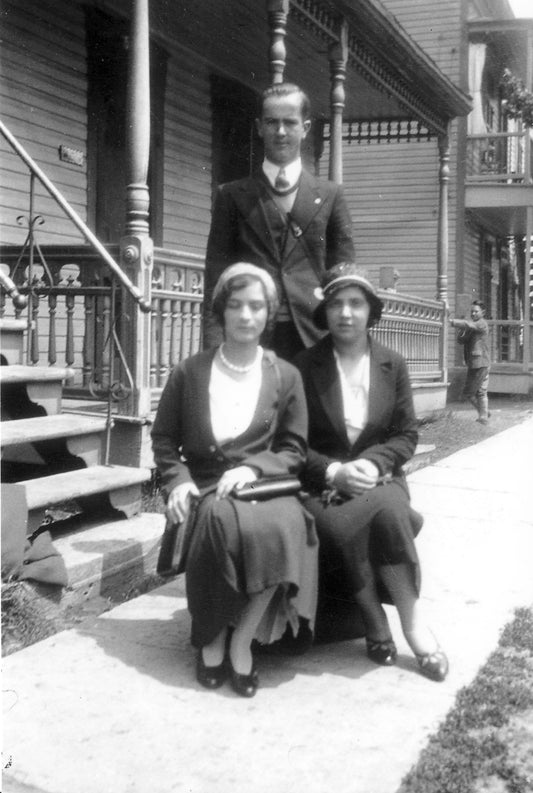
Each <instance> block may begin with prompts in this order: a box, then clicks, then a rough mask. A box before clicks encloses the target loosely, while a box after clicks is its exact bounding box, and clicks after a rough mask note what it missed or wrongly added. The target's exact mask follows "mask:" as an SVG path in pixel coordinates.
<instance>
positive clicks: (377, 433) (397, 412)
mask: <svg viewBox="0 0 533 793" xmlns="http://www.w3.org/2000/svg"><path fill="white" fill-rule="evenodd" d="M295 365H296V366H297V367H298V369H299V370H300V372H301V374H302V379H303V382H304V389H305V393H306V397H307V405H308V410H309V436H308V442H309V452H308V459H307V465H306V468H305V474H304V482H305V485H306V486H307V487H308V488H309V489H311V490H312V491H315V492H316V491H320V490H322V489H323V488H324V487H325V485H326V478H325V475H326V469H327V467H328V465H329V464H330V463H332V462H334V461H336V460H338V461H339V462H348V461H349V460H356V459H358V458H360V457H364V458H366V459H367V460H371V461H372V462H373V463H375V465H376V466H377V467H378V468H379V471H380V474H381V475H384V474H387V473H391V474H392V475H394V476H399V477H401V478H403V472H402V465H403V464H404V463H405V462H407V460H409V459H410V458H411V457H412V456H413V454H414V451H415V448H416V443H417V440H418V430H417V422H416V417H415V412H414V407H413V397H412V392H411V385H410V382H409V374H408V371H407V366H406V363H405V360H404V359H403V358H402V356H401V355H399V354H398V353H396V352H394V351H393V350H391V349H389V348H388V347H384V346H383V345H382V344H379V342H377V341H375V340H374V339H370V389H369V398H368V423H367V425H366V427H365V428H364V429H363V431H362V432H361V434H360V435H359V437H358V438H357V440H356V442H355V443H354V444H353V446H352V444H351V443H350V441H349V440H348V436H347V434H346V429H345V425H344V412H343V404H342V392H341V384H340V379H339V375H338V371H337V366H336V363H335V358H334V355H333V342H332V339H331V336H329V335H328V336H326V337H325V338H324V339H322V340H321V341H320V342H318V344H316V345H315V346H314V347H312V348H311V349H309V350H305V351H304V352H302V353H300V354H299V355H298V356H297V357H296V359H295Z"/></svg>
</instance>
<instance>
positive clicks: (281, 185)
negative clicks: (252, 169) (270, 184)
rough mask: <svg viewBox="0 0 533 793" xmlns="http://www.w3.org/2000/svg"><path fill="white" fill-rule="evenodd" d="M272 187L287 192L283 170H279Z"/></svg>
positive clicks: (287, 181) (287, 185) (287, 182)
mask: <svg viewBox="0 0 533 793" xmlns="http://www.w3.org/2000/svg"><path fill="white" fill-rule="evenodd" d="M274 187H275V189H276V190H288V189H289V187H290V183H289V180H288V179H287V177H286V175H285V168H280V169H279V173H278V175H277V176H276V181H275V182H274Z"/></svg>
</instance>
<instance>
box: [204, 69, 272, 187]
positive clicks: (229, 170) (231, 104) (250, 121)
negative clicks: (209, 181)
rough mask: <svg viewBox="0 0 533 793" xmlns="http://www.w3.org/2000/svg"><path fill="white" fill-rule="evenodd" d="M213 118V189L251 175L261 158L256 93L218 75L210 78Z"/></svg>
mask: <svg viewBox="0 0 533 793" xmlns="http://www.w3.org/2000/svg"><path fill="white" fill-rule="evenodd" d="M211 108H212V118H213V140H212V146H213V190H214V189H215V188H216V187H217V186H218V185H219V184H221V183H223V182H230V181H231V180H232V179H240V178H242V177H244V176H248V175H249V174H251V173H252V171H253V170H254V169H255V168H256V167H257V166H258V164H259V163H260V162H261V158H262V145H261V140H260V138H259V136H258V134H257V131H256V129H255V117H256V115H257V95H256V94H255V93H254V92H253V91H252V90H251V89H249V88H246V86H243V85H241V84H240V83H237V82H235V81H233V80H228V79H226V78H224V77H219V76H218V75H213V76H212V77H211Z"/></svg>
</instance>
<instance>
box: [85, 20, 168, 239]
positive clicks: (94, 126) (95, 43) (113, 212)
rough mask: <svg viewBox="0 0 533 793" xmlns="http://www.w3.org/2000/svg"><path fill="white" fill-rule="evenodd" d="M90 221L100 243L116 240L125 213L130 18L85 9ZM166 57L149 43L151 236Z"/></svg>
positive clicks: (158, 227) (159, 179)
mask: <svg viewBox="0 0 533 793" xmlns="http://www.w3.org/2000/svg"><path fill="white" fill-rule="evenodd" d="M86 20H87V71H88V99H87V115H88V136H87V137H88V140H87V168H88V175H87V178H88V219H89V225H90V226H91V228H92V229H94V231H95V233H96V236H97V237H98V238H99V239H100V240H101V241H102V242H104V243H117V242H118V241H119V240H120V238H121V236H122V235H123V234H124V223H125V216H126V180H127V161H126V96H127V85H128V43H129V37H128V36H129V22H127V21H126V20H122V19H118V18H116V17H111V16H109V15H108V14H105V13H104V12H102V11H99V10H98V9H94V8H90V9H87V11H86ZM166 64H167V55H166V53H165V52H164V51H163V50H162V49H161V48H160V47H157V46H156V45H155V44H153V42H151V43H150V92H151V116H150V122H151V136H150V166H149V173H148V188H149V191H150V234H151V236H152V237H153V239H154V242H155V244H156V245H160V244H162V234H163V220H162V218H163V207H162V201H163V120H164V100H165V82H166Z"/></svg>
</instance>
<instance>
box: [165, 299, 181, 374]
mask: <svg viewBox="0 0 533 793" xmlns="http://www.w3.org/2000/svg"><path fill="white" fill-rule="evenodd" d="M179 306H180V301H179V300H178V299H176V298H174V299H173V300H171V301H170V346H169V350H168V367H169V371H172V369H173V368H174V366H175V365H176V364H177V362H178V361H177V359H176V350H177V349H178V346H177V344H176V334H178V333H179V326H178V320H179V315H180V308H179Z"/></svg>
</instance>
